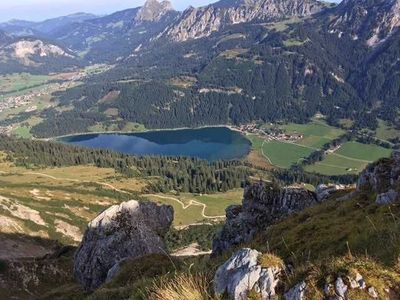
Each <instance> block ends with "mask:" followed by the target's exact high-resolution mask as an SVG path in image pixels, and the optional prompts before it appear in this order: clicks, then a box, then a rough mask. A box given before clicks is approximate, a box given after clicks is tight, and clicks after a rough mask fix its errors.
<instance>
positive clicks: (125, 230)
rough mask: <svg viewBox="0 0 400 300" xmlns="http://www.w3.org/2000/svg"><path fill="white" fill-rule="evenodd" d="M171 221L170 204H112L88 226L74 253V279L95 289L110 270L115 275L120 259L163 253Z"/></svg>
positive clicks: (135, 202)
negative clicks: (165, 237)
mask: <svg viewBox="0 0 400 300" xmlns="http://www.w3.org/2000/svg"><path fill="white" fill-rule="evenodd" d="M172 220H173V208H172V207H171V206H167V205H162V206H158V205H157V204H155V203H152V202H146V203H139V202H138V201H134V200H132V201H129V202H124V203H122V204H121V205H114V206H112V207H110V208H109V209H107V210H105V211H104V212H102V213H101V214H100V215H98V216H97V217H96V218H95V219H94V220H92V221H91V222H90V223H89V225H88V228H87V230H86V232H85V235H84V237H83V240H82V242H81V244H80V246H79V248H78V250H77V252H76V254H75V261H74V275H75V278H76V279H77V281H78V282H79V283H80V284H81V285H82V286H83V287H84V288H85V289H86V290H94V289H96V288H98V287H99V286H100V285H101V284H103V283H104V282H105V281H106V279H107V275H108V274H109V273H110V275H109V277H110V278H112V276H113V275H115V274H114V273H115V272H116V269H118V267H117V266H116V265H118V263H119V262H120V261H121V260H123V259H125V258H130V257H131V258H136V257H141V256H144V255H147V254H151V253H164V252H165V244H164V241H163V236H164V235H165V234H166V232H167V231H168V230H169V227H170V226H171V223H172ZM110 269H114V270H110Z"/></svg>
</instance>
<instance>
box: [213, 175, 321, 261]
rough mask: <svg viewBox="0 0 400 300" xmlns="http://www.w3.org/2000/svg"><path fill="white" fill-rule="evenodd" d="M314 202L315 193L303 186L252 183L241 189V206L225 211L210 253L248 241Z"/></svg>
mask: <svg viewBox="0 0 400 300" xmlns="http://www.w3.org/2000/svg"><path fill="white" fill-rule="evenodd" d="M317 203H319V201H318V200H317V197H316V194H315V193H313V192H310V191H308V190H306V189H303V188H298V187H286V188H280V187H278V186H275V185H273V184H268V183H261V182H260V183H256V184H252V185H250V186H248V187H246V188H245V192H244V197H243V201H242V206H231V207H229V208H228V209H227V210H226V221H225V225H224V227H223V228H222V230H221V231H220V232H219V233H218V234H217V236H216V237H215V239H214V241H213V255H219V254H221V253H222V252H224V251H226V250H228V249H231V248H233V247H236V246H239V245H240V244H242V243H246V242H249V241H251V240H252V239H253V238H254V236H255V235H256V234H257V233H259V232H260V231H262V230H264V229H265V228H266V227H268V226H269V225H270V224H272V223H273V222H275V221H277V220H279V219H281V218H283V217H286V216H288V215H290V214H292V213H294V212H298V211H301V210H303V209H305V208H307V207H310V206H312V205H315V204H317Z"/></svg>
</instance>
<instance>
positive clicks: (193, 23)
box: [163, 0, 324, 42]
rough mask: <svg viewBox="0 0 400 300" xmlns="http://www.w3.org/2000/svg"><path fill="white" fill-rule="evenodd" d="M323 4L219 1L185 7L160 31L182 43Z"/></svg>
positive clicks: (316, 8)
mask: <svg viewBox="0 0 400 300" xmlns="http://www.w3.org/2000/svg"><path fill="white" fill-rule="evenodd" d="M323 7H324V5H323V4H322V3H321V2H318V1H316V0H221V1H219V2H217V3H214V4H210V5H208V6H204V7H200V8H194V7H189V8H188V9H187V10H185V11H184V12H183V14H182V16H181V17H180V18H179V19H178V20H177V21H176V22H175V23H174V24H172V25H171V26H169V27H168V28H167V29H166V30H165V32H164V33H163V34H164V35H166V36H168V37H169V38H171V39H172V40H174V41H177V42H182V41H186V40H188V39H194V38H202V37H207V36H209V35H210V34H212V33H213V32H215V31H218V30H220V29H222V28H224V27H226V26H228V25H232V24H238V23H246V22H253V21H258V22H267V21H278V20H282V19H284V18H290V17H294V16H297V17H304V16H309V15H311V14H314V13H316V12H319V11H320V10H321V9H322V8H323Z"/></svg>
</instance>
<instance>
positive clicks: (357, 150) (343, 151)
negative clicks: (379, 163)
mask: <svg viewBox="0 0 400 300" xmlns="http://www.w3.org/2000/svg"><path fill="white" fill-rule="evenodd" d="M391 153H392V150H390V149H385V148H382V147H379V146H376V145H366V144H361V143H357V142H348V143H345V144H343V145H342V146H341V147H340V148H339V150H337V151H335V154H338V155H343V156H346V157H349V158H353V159H359V160H365V161H367V162H373V161H376V160H378V159H379V158H382V157H388V156H390V154H391Z"/></svg>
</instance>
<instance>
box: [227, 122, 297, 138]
mask: <svg viewBox="0 0 400 300" xmlns="http://www.w3.org/2000/svg"><path fill="white" fill-rule="evenodd" d="M235 129H237V130H239V131H240V132H242V133H243V134H256V135H258V136H260V137H262V138H264V139H265V140H266V141H286V142H296V141H298V140H301V139H302V138H303V137H304V136H303V135H302V134H299V133H286V132H283V130H280V129H278V128H271V129H268V130H266V129H263V128H260V127H259V126H257V124H256V123H250V124H246V125H240V126H239V127H237V128H235Z"/></svg>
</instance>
